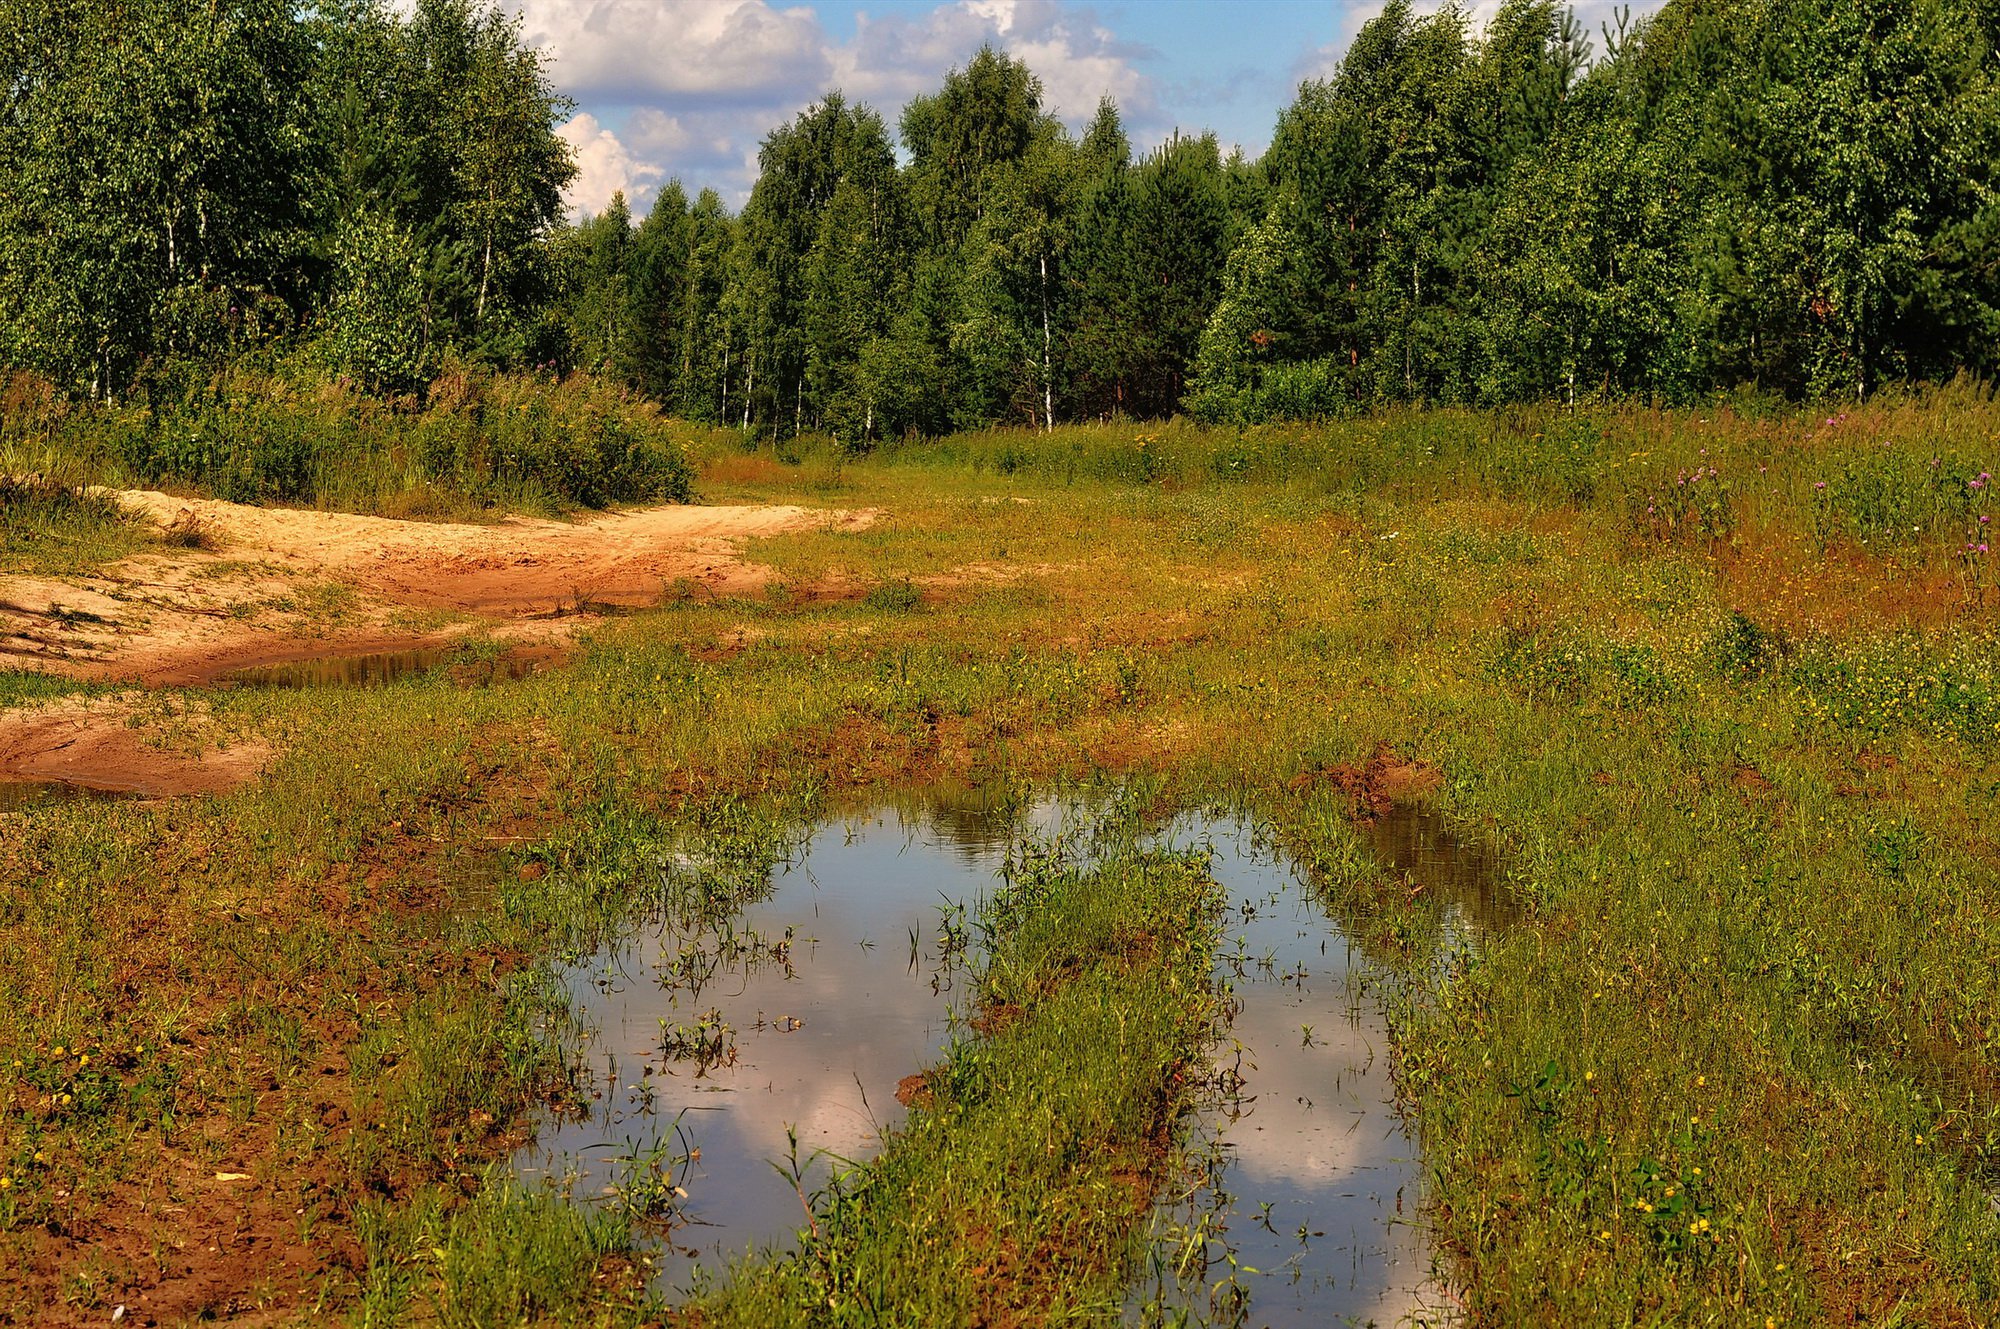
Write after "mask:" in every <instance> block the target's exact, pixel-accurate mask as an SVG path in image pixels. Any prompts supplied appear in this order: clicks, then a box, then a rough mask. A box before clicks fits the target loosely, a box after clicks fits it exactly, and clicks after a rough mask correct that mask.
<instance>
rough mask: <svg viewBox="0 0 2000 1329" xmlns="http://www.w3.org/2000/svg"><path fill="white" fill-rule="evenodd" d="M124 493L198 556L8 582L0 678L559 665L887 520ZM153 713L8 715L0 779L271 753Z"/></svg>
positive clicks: (173, 784) (795, 513) (107, 784)
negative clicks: (600, 638) (759, 550)
mask: <svg viewBox="0 0 2000 1329" xmlns="http://www.w3.org/2000/svg"><path fill="white" fill-rule="evenodd" d="M116 497H117V498H118V500H119V502H120V503H122V504H123V505H124V506H125V507H126V508H127V509H128V510H130V511H133V512H134V513H136V514H139V515H140V516H141V517H143V519H144V520H146V521H148V522H149V523H151V524H153V525H155V526H157V527H159V528H160V530H161V531H162V532H163V533H168V532H188V531H192V532H195V533H197V534H198V536H199V545H198V546H197V547H179V546H177V545H175V544H173V543H171V542H165V543H163V544H162V545H161V546H160V547H158V548H155V549H151V550H148V551H147V552H145V553H142V554H139V555H136V556H134V557H131V558H128V559H125V560H123V561H121V562H119V563H116V564H113V565H110V566H108V567H104V568H100V569H97V570H95V571H93V572H90V573H87V574H83V575H79V576H43V577H36V576H4V577H0V669H28V670H39V671H43V672H47V673H53V674H60V675H63V676H65V677H70V678H77V679H83V680H88V681H95V682H101V681H121V682H130V683H133V684H137V685H139V686H141V687H146V688H152V687H160V686H172V685H192V684H202V683H207V682H212V681H214V680H215V679H216V678H218V677H219V676H221V675H223V674H225V673H228V672H229V671H231V670H234V669H241V668H244V667H247V666H252V665H262V664H278V663H284V662H287V661H293V660H303V659H314V658H320V657H326V656H342V655H360V654H372V653H375V652H386V651H399V650H411V649H421V648H425V647H433V646H438V645H442V644H445V643H448V642H449V641H451V640H453V639H454V638H457V637H462V636H465V635H468V634H475V633H476V634H481V635H485V636H489V637H494V638H497V639H500V640H503V641H507V642H510V643H514V644H516V646H517V648H518V649H523V650H528V651H532V652H536V653H541V654H547V653H551V652H552V651H553V650H555V649H559V648H560V646H561V644H562V643H564V642H566V641H567V640H568V639H569V637H570V636H571V635H572V634H574V633H575V632H576V631H578V630H579V629H581V628H585V627H588V626H589V625H590V624H591V623H593V622H595V621H596V620H597V619H598V618H600V617H601V616H602V615H603V614H604V613H606V612H608V611H611V610H615V609H616V608H620V607H633V606H641V605H652V604H657V603H660V602H661V601H662V600H663V599H665V598H667V597H669V596H673V597H676V598H679V597H685V596H688V595H690V594H692V595H705V596H720V595H740V594H745V593H749V592H754V591H757V590H760V589H761V588H763V587H764V586H765V585H766V584H767V583H769V582H770V581H771V579H772V574H771V572H770V570H769V569H767V568H764V567H761V566H759V565H757V564H754V563H750V562H747V561H746V560H745V559H744V557H743V542H744V541H745V540H746V539H749V538H752V537H759V536H771V535H779V534H783V533H785V532H789V531H799V530H809V529H814V528H825V527H833V528H839V529H854V528H858V527H861V526H865V525H867V524H868V523H869V522H870V521H872V520H873V517H874V514H873V513H872V512H866V511H862V512H846V511H826V510H815V509H811V508H803V507H794V506H764V507H690V506H669V507H658V508H646V509H638V510H632V511H623V512H609V513H599V514H594V515H592V516H590V517H588V518H586V519H584V520H582V521H578V522H560V521H548V520H540V519H535V518H528V517H509V518H507V519H505V520H503V521H499V522H495V523H493V524H492V525H485V526H478V525H466V524H457V523H441V522H417V521H398V520H394V519H391V518H386V517H365V516H357V515H354V514H351V513H338V512H310V511H300V510H296V509H289V508H259V507H246V506H243V505H240V504H235V503H223V502H218V501H214V500H209V499H187V498H177V497H174V496H173V495H169V494H161V493H154V492H150V491H143V490H129V491H121V492H119V493H118V494H117V495H116ZM201 546H205V547H201ZM144 705H145V701H144V697H143V695H141V694H136V693H135V694H126V695H121V696H115V697H105V698H98V699H96V700H92V701H88V702H83V701H69V702H63V703H60V704H56V705H51V706H44V707H34V708H19V709H15V710H11V711H6V712H0V780H61V781H65V782H68V783H73V784H83V785H90V786H93V787H97V788H103V789H116V790H126V791H131V792H136V793H144V794H180V793H210V792H214V791H216V790H220V789H224V788H228V787H230V786H232V785H235V784H238V783H241V782H242V781H244V780H247V779H250V778H253V777H254V776H255V775H256V774H257V773H258V772H259V771H260V770H262V769H263V767H264V765H265V763H266V762H267V761H268V760H269V758H270V755H271V754H270V751H269V749H268V748H266V747H264V746H262V745H260V744H257V743H243V742H238V743H234V744H231V743H228V742H226V741H223V740H222V739H221V738H219V737H217V738H214V739H213V740H212V741H207V742H193V743H187V742H183V743H179V744H177V745H172V746H169V745H163V744H162V743H161V741H160V739H159V737H158V735H157V734H156V733H149V732H148V731H149V729H151V728H152V726H149V725H146V724H145V723H143V719H142V717H141V716H140V712H141V710H142V709H143V707H144Z"/></svg>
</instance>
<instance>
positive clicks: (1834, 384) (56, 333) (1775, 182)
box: [0, 0, 2000, 444]
mask: <svg viewBox="0 0 2000 1329" xmlns="http://www.w3.org/2000/svg"><path fill="white" fill-rule="evenodd" d="M1997 49H2000V4H1995V3H1993V0H1669V2H1668V3H1667V4H1666V5H1665V6H1664V7H1663V8H1662V9H1661V10H1660V11H1659V12H1658V13H1657V14H1655V15H1653V16H1652V17H1650V18H1648V19H1645V20H1642V21H1640V22H1638V23H1636V24H1630V23H1621V24H1619V25H1617V27H1616V28H1615V29H1604V30H1600V32H1598V33H1596V34H1586V33H1584V32H1583V31H1582V30H1581V29H1580V28H1579V26H1578V24H1577V23H1576V21H1575V20H1574V18H1573V16H1572V15H1571V14H1570V13H1569V12H1568V11H1566V10H1563V9H1561V8H1559V7H1558V6H1557V5H1556V4H1555V3H1554V0H1507V3H1505V4H1503V5H1502V7H1501V9H1500V10H1499V12H1498V14H1497V15H1496V16H1495V17H1494V19H1493V20H1492V21H1491V22H1490V23H1489V24H1488V25H1487V26H1486V27H1485V28H1484V29H1483V30H1478V31H1475V30H1474V28H1473V26H1472V24H1471V23H1470V21H1469V19H1468V18H1467V16H1466V14H1465V13H1464V12H1463V11H1461V10H1459V9H1456V8H1447V9H1445V10H1443V11H1441V12H1439V13H1435V14H1418V13H1416V12H1414V11H1413V10H1412V8H1411V6H1410V5H1409V4H1408V3H1406V2H1405V0H1393V2H1392V3H1390V4H1389V5H1388V6H1387V7H1386V8H1385V10H1384V12H1383V13H1382V14H1381V15H1380V16H1379V17H1378V18H1376V19H1375V20H1374V21H1372V22H1370V23H1369V24H1368V25H1367V26H1366V27H1365V28H1364V29H1363V30H1362V31H1361V33H1360V34H1359V36H1358V37H1357V39H1356V41H1355V43H1354V45H1353V46H1352V48H1351V49H1350V50H1349V52H1348V54H1347V56H1346V58H1345V59H1344V61H1343V62H1342V64H1341V65H1340V67H1339V69H1338V70H1337V71H1336V72H1335V73H1334V74H1333V76H1332V77H1330V78H1328V79H1326V80H1324V81H1318V82H1310V83H1307V84H1305V85H1304V86H1303V87H1302V88H1301V89H1300V91H1299V94H1298V97H1297V99H1296V100H1295V101H1294V102H1293V104H1292V105H1291V106H1289V107H1288V108H1286V109H1285V111H1284V112H1283V114H1282V115H1281V117H1280V119H1279V122H1278V125H1277V128H1276V132H1275V135H1274V138H1273V142H1272V145H1271V147H1270V149H1269V151H1268V152H1267V153H1265V155H1264V156H1263V158H1262V159H1261V160H1258V161H1255V162H1252V161H1246V160H1244V159H1242V158H1241V157H1240V156H1232V157H1225V156H1224V155H1223V153H1222V152H1221V151H1220V149H1219V148H1218V146H1217V144H1216V141H1215V139H1214V138H1213V136H1210V135H1202V136H1184V135H1178V134H1177V135H1175V136H1174V137H1172V138H1171V139H1170V140H1169V141H1168V142H1166V143H1165V144H1164V145H1162V146H1160V147H1158V148H1155V149H1153V150H1152V151H1150V152H1145V153H1135V151H1134V150H1133V147H1132V145H1131V142H1130V140H1129V139H1128V137H1127V134H1126V132H1125V129H1124V127H1123V125H1122V124H1121V122H1120V119H1119V115H1118V112H1117V109H1116V108H1115V107H1114V106H1112V105H1111V104H1109V103H1108V102H1107V103H1106V104H1104V105H1102V106H1100V107H1099V108H1098V111H1097V114H1096V116H1095V118H1094V119H1093V120H1092V121H1091V123H1090V124H1089V126H1088V128H1087V129H1086V130H1085V132H1083V133H1082V134H1081V135H1074V134H1072V133H1070V132H1069V131H1068V130H1067V129H1066V128H1065V127H1064V126H1063V124H1062V123H1061V122H1060V121H1058V120H1057V119H1056V118H1055V117H1054V116H1053V115H1052V114H1051V113H1050V111H1049V110H1048V108H1047V107H1046V106H1045V105H1044V102H1043V98H1042V93H1041V88H1040V85H1039V84H1038V82H1037V81H1036V79H1035V78H1034V76H1033V74H1032V73H1031V71H1030V70H1029V69H1028V68H1027V67H1026V66H1024V65H1023V64H1021V63H1020V62H1018V61H1016V60H1013V59H1010V58H1009V57H1007V56H1006V55H1004V54H1002V53H999V52H996V51H993V50H986V51H982V52H981V53H980V54H979V55H978V56H977V57H975V58H974V59H973V60H971V61H970V62H969V63H968V64H967V65H966V66H965V67H964V68H963V69H960V70H956V71H954V72H952V73H951V74H950V75H949V76H948V77H947V78H946V79H945V81H944V84H943V86H942V87H941V88H939V89H938V90H937V91H936V92H934V93H932V94H930V95H928V96H923V97H919V98H917V99H916V100H914V101H913V102H911V103H910V104H909V105H908V106H907V107H905V108H904V109H903V112H902V115H901V118H900V121H899V122H898V123H897V125H896V126H895V127H894V128H893V129H892V128H891V126H890V125H889V124H888V123H887V122H886V121H885V120H884V119H883V118H882V116H880V115H879V114H877V113H876V112H875V111H873V110H871V109H869V108H868V107H865V106H861V105H857V104H853V103H850V102H848V101H847V100H845V99H844V98H842V97H841V96H840V95H839V94H838V93H830V94H828V95H826V96H825V97H824V98H822V99H821V100H820V101H819V102H818V103H817V104H815V105H814V106H812V107H811V108H809V109H808V110H807V111H805V112H804V113H803V114H801V115H800V116H798V117H797V118H796V119H795V120H794V121H793V122H792V123H790V124H788V125H785V126H783V127H781V128H779V129H777V130H775V131H773V132H772V133H771V134H770V136H769V137H768V138H767V139H766V140H765V142H764V144H763V147H762V151H761V154H760V174H759V177H758V179H757V181H756V184H755V187H754V189H753V191H752V193H751V195H750V198H749V200H748V202H747V204H746V205H745V206H744V207H743V209H742V210H741V212H740V213H739V214H732V213H731V211H730V210H729V209H728V208H727V207H725V206H724V204H723V202H722V200H721V199H720V198H718V196H717V195H716V194H715V193H713V192H712V191H703V192H702V193H700V194H699V195H698V196H697V197H695V198H693V199H692V200H690V198H689V197H688V195H687V193H686V191H684V190H683V188H682V187H681V186H680V185H679V184H678V183H676V184H670V185H669V186H667V187H666V188H665V189H663V190H662V191H661V193H660V195H659V198H658V199H657V201H656V202H655V203H654V204H653V205H652V207H651V208H650V210H649V211H648V213H647V215H646V216H645V217H644V218H643V219H640V220H637V222H636V224H635V219H634V218H633V217H632V216H631V215H630V214H629V213H628V212H627V210H626V206H625V202H624V200H623V199H619V200H616V201H614V202H613V204H612V205H611V207H610V208H609V209H608V210H607V211H606V212H604V213H603V214H602V215H600V216H597V217H593V218H588V219H586V220H585V221H583V222H582V223H580V224H577V225H569V224H567V223H565V222H564V221H563V219H562V211H561V191H562V189H563V188H564V186H565V185H566V184H567V183H568V182H569V180H570V179H571V176H572V173H573V167H572V164H571V162H570V160H569V157H568V154H567V152H566V151H565V149H564V145H563V143H562V140H561V139H560V138H559V137H558V135H557V134H556V132H555V128H556V125H557V124H558V122H559V121H560V120H561V118H562V117H563V116H564V115H565V114H566V113H567V111H568V106H567V104H566V103H565V102H564V100H563V99H562V98H561V97H560V96H558V95H557V94H556V93H555V91H554V89H553V85H552V83H551V81H550V78H549V71H548V70H547V69H546V68H545V67H544V65H543V63H542V61H541V59H540V57H539V56H538V55H537V54H536V53H535V52H533V51H529V50H526V49H524V48H523V47H522V45H521V42H520V40H519V34H518V30H517V28H516V27H515V25H514V24H513V23H512V22H511V21H509V20H507V19H506V18H504V17H503V16H501V15H500V14H499V13H498V12H497V11H495V10H493V9H491V8H489V7H487V0H418V3H416V4H415V5H414V6H391V5H389V4H387V3H386V2H385V0H318V2H316V3H311V4H304V5H302V4H298V3H295V0H121V3H119V4H116V5H108V4H104V3H102V0H0V51H4V56H0V58H4V59H5V60H6V61H7V69H8V73H9V81H8V91H7V100H6V111H5V115H4V119H0V359H4V360H5V361H6V362H7V363H8V364H10V365H12V366H14V367H17V368H25V369H29V370H32V371H34V372H35V373H37V374H39V375H41V376H43V377H45V378H47V379H48V380H49V381H51V382H53V383H55V384H57V385H59V386H60V387H61V388H62V389H63V390H65V391H67V392H70V393H73V394H75V395H78V396H86V395H88V396H94V397H98V398H103V399H107V400H109V399H116V400H130V399H132V398H133V397H134V396H139V397H142V398H144V399H145V400H146V401H148V402H154V403H158V402H161V401H166V400H172V399H174V398H175V397H176V395H177V394H178V395H180V396H185V395H187V394H190V393H199V392H200V391H201V390H202V386H201V385H203V384H204V383H208V382H210V381H212V380H213V379H214V377H215V375H216V371H217V369H218V368H219V367H221V366H237V365H240V364H241V363H242V362H243V361H244V360H245V359H252V360H258V361H260V362H262V361H269V362H273V363H277V362H282V363H284V364H288V365H292V366H299V365H306V366H314V367H317V368H318V369H319V370H321V371H323V372H325V373H327V374H329V375H333V376H339V377H344V378H345V379H346V380H347V381H348V382H350V383H351V384H354V385H357V386H359V387H360V388H361V389H363V390H366V391H369V392H373V393H378V394H383V395H390V396H394V395H397V394H408V395H412V396H415V397H417V398H421V397H422V396H423V394H424V393H425V391H426V388H427V385H428V384H429V383H430V382H431V381H432V380H433V379H434V378H436V377H437V375H438V374H439V373H440V372H442V371H444V370H446V369H462V368H465V367H466V366H472V367H474V368H476V367H478V366H481V365H484V366H489V367H493V368H498V369H519V368H524V367H537V368H543V369H549V368H552V369H555V370H557V371H559V372H567V371H570V370H574V369H584V370H589V371H591V372H593V373H597V374H603V375H606V376H609V377H610V378H611V379H613V380H615V381H617V382H621V383H623V384H624V385H626V386H627V387H629V388H630V389H632V390H633V391H635V392H639V393H643V394H645V395H646V396H649V397H650V398H652V399H654V400H655V401H657V402H658V403H660V404H662V405H663V406H664V407H665V408H666V409H668V410H669V411H671V412H674V413H676V414H678V415H680V416H682V417H684V418H688V419H693V420H700V421H705V422H709V423H715V424H727V425H730V426H734V427H738V428H748V429H751V430H754V431H759V432H768V433H778V434H791V433H799V432H812V431H821V432H827V433H832V434H834V435H836V436H837V437H839V438H841V439H842V440H843V441H846V442H848V443H851V444H862V443H865V442H866V441H867V440H870V439H878V438H884V437H893V436H899V435H902V434H905V433H908V432H913V431H914V432H922V433H934V432H940V431H944V430H949V429H955V428H965V427H972V426H979V425H986V424H992V423H996V422H1000V423H1006V422H1012V423H1019V424H1034V425H1045V424H1047V423H1049V422H1051V421H1056V420H1066V419H1095V418H1103V417H1107V416H1111V415H1116V414H1123V415H1127V416H1132V417H1155V416H1163V415H1168V414H1172V413H1175V412H1178V411H1185V412H1189V413H1192V414H1194V415H1196V416H1198V417H1200V418H1202V419H1207V420H1212V421H1237V422H1251V421H1257V420H1263V419H1270V418H1279V417H1292V418H1310V417H1318V416H1330V415H1339V414H1344V413H1348V412H1352V411H1356V410H1361V409H1366V408H1367V407H1369V406H1371V405H1374V404H1378V403H1387V402H1420V403H1446V402H1448V403H1464V404H1490V403H1500V402H1513V401H1522V400H1550V399H1556V400H1563V401H1574V400H1581V399H1585V398H1599V397H1612V398H1639V399H1652V400H1661V401H1667V402H1688V401H1694V400H1700V399H1703V398H1706V397H1708V396H1711V395H1713V394H1716V393H1721V392H1731V391H1734V390H1737V389H1739V388H1741V387H1744V386H1746V385H1749V386H1752V387H1754V388H1756V389H1757V390H1759V391H1762V392H1766V393H1774V394H1779V395H1783V396H1786V397H1791V398H1821V397H1841V398H1854V397H1859V396H1864V395H1866V394H1868V393H1870V392H1872V391H1873V390H1874V389H1876V388H1877V387H1879V386H1881V385H1883V384H1885V383H1891V382H1898V381H1910V380H1942V379H1946V378H1949V377H1952V376H1953V375H1956V374H1958V373H1961V372H1970V373H1973V374H1976V375H1981V376H1991V375H1993V374H1995V373H1996V371H2000V200H1996V192H1995V189H1996V181H1995V170H1996V165H1995V164H1996V162H2000V82H1996V77H1995V75H1996V50H1997ZM899 149H900V150H899Z"/></svg>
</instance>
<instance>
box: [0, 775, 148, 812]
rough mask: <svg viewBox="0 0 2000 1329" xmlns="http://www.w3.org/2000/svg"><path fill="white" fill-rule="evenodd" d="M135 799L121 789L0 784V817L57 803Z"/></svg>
mask: <svg viewBox="0 0 2000 1329" xmlns="http://www.w3.org/2000/svg"><path fill="white" fill-rule="evenodd" d="M134 797H137V795H135V794H130V793H126V792H125V791H124V790H120V789H93V788H91V787H90V786H89V785H81V784H68V783H65V782H64V781H61V780H0V813H7V812H27V811H30V810H32V809H34V808H45V807H49V806H52V805H53V804H56V803H85V802H91V803H95V802H103V801H105V800H107V799H118V798H134Z"/></svg>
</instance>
